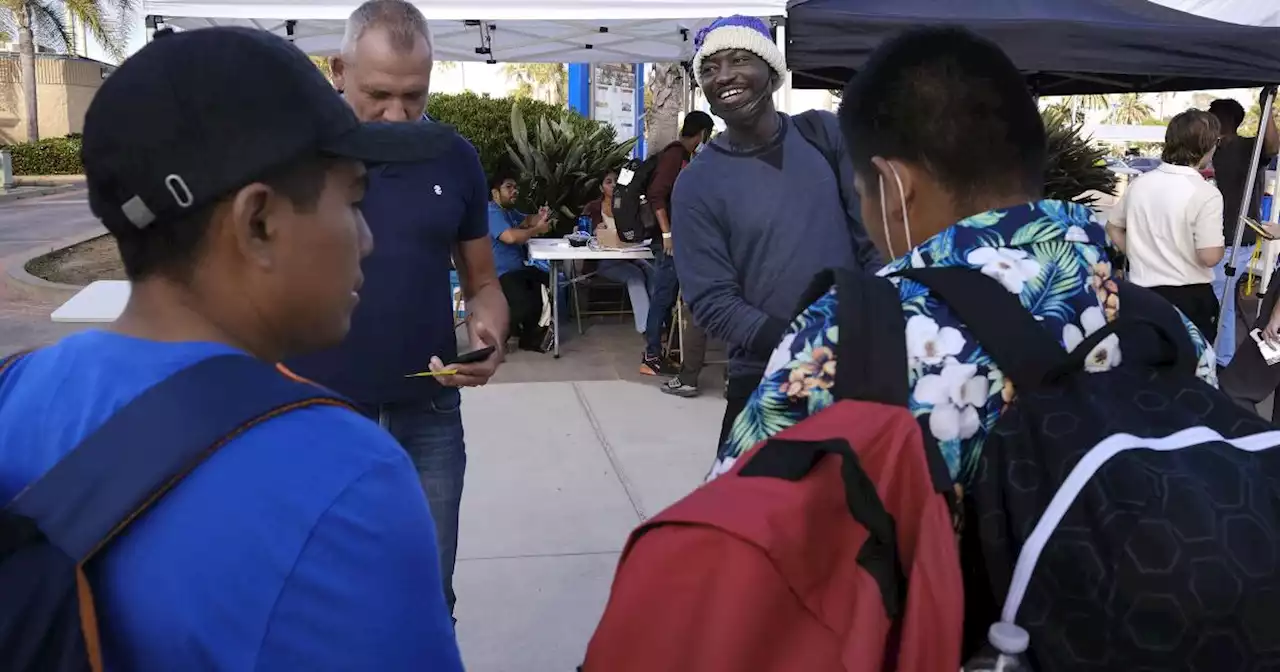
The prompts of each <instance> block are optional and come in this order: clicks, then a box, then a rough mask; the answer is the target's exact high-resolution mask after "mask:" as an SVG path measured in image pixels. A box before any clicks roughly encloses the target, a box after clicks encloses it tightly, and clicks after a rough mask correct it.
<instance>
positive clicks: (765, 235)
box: [671, 113, 881, 378]
mask: <svg viewBox="0 0 1280 672" xmlns="http://www.w3.org/2000/svg"><path fill="white" fill-rule="evenodd" d="M781 116H782V122H783V129H782V132H781V133H780V135H779V137H778V139H777V140H776V141H775V142H774V143H772V144H770V145H769V146H767V147H764V148H762V149H760V150H757V151H753V152H749V153H739V152H735V151H733V150H731V149H729V147H728V146H727V144H725V143H723V141H720V140H719V139H717V141H713V142H712V143H711V145H709V146H708V147H707V148H706V149H705V151H703V152H702V153H700V154H699V155H698V156H697V157H695V158H694V160H693V161H691V162H690V163H689V165H688V167H686V168H685V169H684V171H683V172H682V173H681V174H680V177H679V179H678V180H676V186H675V192H674V193H673V194H672V198H671V229H672V240H673V242H674V243H675V262H676V273H677V274H678V275H679V278H680V287H681V290H682V292H683V295H684V300H685V301H686V302H687V303H688V304H689V307H690V308H691V309H692V310H693V316H694V320H695V321H697V323H698V325H699V326H701V327H702V328H703V329H705V330H706V331H707V332H708V333H709V334H711V335H712V336H713V337H715V338H717V339H720V340H722V341H724V342H725V343H726V344H727V345H728V346H729V375H730V377H733V378H738V377H754V378H759V377H760V375H761V374H762V373H763V372H764V367H765V363H766V362H767V361H768V359H769V355H770V354H771V353H772V352H773V349H774V348H775V347H776V346H777V345H778V342H779V341H780V340H781V338H782V334H783V332H784V331H785V330H786V328H787V326H788V324H789V323H790V322H791V320H792V318H793V317H794V316H795V314H796V312H797V310H798V309H799V308H801V306H798V305H797V303H798V302H799V301H800V299H801V298H802V295H803V293H804V291H805V289H807V288H808V286H809V283H810V281H811V280H812V279H813V276H814V275H815V274H816V273H818V272H819V271H821V270H823V269H826V268H849V269H859V268H865V269H867V270H875V269H878V268H879V267H880V263H881V262H880V255H879V253H878V252H876V250H875V247H874V246H873V245H872V244H871V241H870V240H869V239H868V238H867V234H866V231H865V230H864V229H863V228H862V224H861V223H860V216H861V213H860V212H859V207H860V206H859V203H858V197H857V194H856V192H855V191H854V188H853V165H852V163H851V162H850V160H849V157H848V153H847V150H846V149H845V147H844V143H843V140H841V138H842V135H841V133H840V126H839V122H838V121H837V119H836V117H835V115H833V114H830V113H827V114H825V115H824V118H823V120H824V122H825V123H826V124H827V136H828V137H830V138H833V139H834V140H835V142H836V144H837V145H838V146H837V147H836V148H835V150H836V156H837V157H838V160H839V165H840V172H841V175H840V177H839V179H838V180H837V177H836V176H835V175H833V174H832V171H831V165H830V164H829V163H828V162H827V160H826V158H825V157H824V156H823V154H822V152H820V151H818V149H817V148H815V147H814V146H813V145H811V144H810V143H809V142H808V141H807V140H805V138H804V137H803V136H802V135H801V134H800V132H799V131H798V130H796V127H795V125H794V124H793V123H792V121H791V118H790V117H788V116H786V115H781ZM842 193H843V201H842V200H841V195H842Z"/></svg>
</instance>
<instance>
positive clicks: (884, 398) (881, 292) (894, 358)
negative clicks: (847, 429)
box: [811, 270, 959, 514]
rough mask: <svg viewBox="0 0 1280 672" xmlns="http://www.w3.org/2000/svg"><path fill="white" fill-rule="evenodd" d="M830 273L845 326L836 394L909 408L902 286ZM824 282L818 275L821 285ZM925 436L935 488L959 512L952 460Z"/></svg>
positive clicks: (923, 433)
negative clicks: (949, 469) (948, 463)
mask: <svg viewBox="0 0 1280 672" xmlns="http://www.w3.org/2000/svg"><path fill="white" fill-rule="evenodd" d="M825 273H827V274H829V276H830V277H831V278H832V281H833V282H834V283H835V285H836V297H837V301H836V324H838V325H839V327H840V340H839V341H838V342H837V343H836V353H835V354H836V380H835V385H834V386H833V389H832V394H833V395H834V396H835V398H836V399H856V400H860V401H872V402H876V403H880V404H885V405H889V406H898V407H901V408H906V407H907V401H908V396H909V395H910V393H911V390H910V385H909V383H910V380H909V377H910V371H909V370H908V368H907V367H908V361H907V339H906V326H907V325H906V319H905V316H904V314H903V312H902V297H901V295H900V294H899V292H898V288H897V287H896V286H895V285H894V284H893V283H892V282H891V281H889V280H888V279H887V278H881V277H877V276H875V275H872V274H870V273H859V272H856V271H847V270H835V271H826V272H825ZM820 277H821V276H820ZM818 284H819V283H818V281H817V279H815V281H814V285H815V287H816V286H817V285H818ZM812 289H813V288H811V291H812ZM920 437H921V439H922V441H923V442H924V452H925V458H926V459H927V460H928V462H929V473H930V477H931V478H932V480H933V486H934V490H935V491H936V492H939V493H943V494H944V495H945V496H946V498H947V504H948V506H950V507H951V508H952V512H953V514H954V513H956V512H958V511H959V509H958V502H957V501H956V500H955V492H954V490H953V484H952V482H951V473H950V472H949V471H948V469H947V462H946V460H945V459H944V458H943V457H942V452H941V451H939V450H938V444H937V441H936V440H935V439H934V438H933V434H932V433H931V432H929V431H927V430H926V431H921V433H920Z"/></svg>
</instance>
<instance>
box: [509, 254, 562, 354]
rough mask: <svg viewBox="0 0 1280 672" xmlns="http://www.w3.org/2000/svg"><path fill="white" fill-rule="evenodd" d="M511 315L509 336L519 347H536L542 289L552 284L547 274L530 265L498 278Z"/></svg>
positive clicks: (539, 334) (537, 343)
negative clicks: (513, 338)
mask: <svg viewBox="0 0 1280 672" xmlns="http://www.w3.org/2000/svg"><path fill="white" fill-rule="evenodd" d="M498 284H500V285H502V294H503V296H505V297H507V306H508V310H510V313H511V335H512V336H515V337H517V338H519V339H520V347H522V348H536V347H538V345H539V342H540V341H541V340H542V330H541V329H540V328H539V327H538V319H539V318H541V317H542V288H543V287H544V286H546V287H549V286H550V285H551V276H549V275H547V272H546V271H544V270H542V269H540V268H534V267H532V266H525V267H524V268H521V269H517V270H514V271H507V272H506V273H503V274H502V276H501V277H499V278H498Z"/></svg>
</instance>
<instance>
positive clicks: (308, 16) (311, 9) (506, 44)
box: [143, 0, 786, 63]
mask: <svg viewBox="0 0 1280 672" xmlns="http://www.w3.org/2000/svg"><path fill="white" fill-rule="evenodd" d="M358 4H359V0H274V1H268V2H256V1H254V0H146V1H145V2H144V3H143V8H144V13H145V14H146V15H147V16H148V17H149V18H154V20H155V22H156V23H157V24H158V23H163V24H165V25H171V26H175V27H178V28H183V29H192V28H203V27H208V26H226V25H238V26H249V27H255V28H261V29H264V30H269V31H271V32H273V33H277V34H279V35H282V36H288V37H292V39H293V41H294V43H295V44H296V45H297V46H298V47H299V48H300V49H302V50H303V51H306V52H307V53H310V54H315V55H328V54H333V53H335V52H336V51H337V49H338V47H339V44H340V43H341V41H342V30H343V23H344V22H345V21H346V19H347V17H348V16H349V15H350V14H351V12H352V11H353V10H354V9H355V8H356V6H357V5H358ZM414 4H416V5H417V6H418V8H419V9H421V10H422V13H423V14H424V15H426V17H427V21H428V22H429V23H430V24H431V30H432V34H433V36H434V39H435V45H434V46H435V55H436V59H437V60H442V61H488V62H505V63H666V62H676V61H690V60H692V59H693V38H694V36H695V35H696V34H697V32H698V30H699V29H701V28H702V27H703V26H705V25H706V24H707V23H709V22H710V21H712V20H714V19H715V18H716V17H719V16H727V15H730V14H748V15H752V16H760V17H772V16H782V15H783V14H784V13H785V11H786V1H785V0H630V1H629V2H602V1H601V0H427V1H423V0H419V1H418V2H415V3H414Z"/></svg>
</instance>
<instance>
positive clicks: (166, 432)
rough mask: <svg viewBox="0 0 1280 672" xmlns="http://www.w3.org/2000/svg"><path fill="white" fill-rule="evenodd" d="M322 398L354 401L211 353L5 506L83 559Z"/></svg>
mask: <svg viewBox="0 0 1280 672" xmlns="http://www.w3.org/2000/svg"><path fill="white" fill-rule="evenodd" d="M326 404H327V405H334V406H345V407H348V408H350V407H351V404H349V403H348V402H346V401H345V400H343V399H342V398H340V397H338V396H336V395H334V394H333V393H331V392H328V391H326V390H324V389H322V388H320V387H317V386H315V385H311V384H309V383H306V382H302V381H299V380H295V379H292V378H289V377H286V376H285V375H284V374H282V373H281V372H279V371H278V370H277V369H276V368H275V367H273V366H271V365H269V364H267V363H265V362H262V361H260V360H258V359H255V358H252V357H249V356H246V355H219V356H216V357H210V358H208V359H205V360H202V361H200V362H198V363H196V364H193V365H191V366H189V367H187V368H185V369H183V370H181V371H179V372H177V373H175V374H173V375H172V376H170V377H169V378H167V379H165V380H164V381H161V382H160V383H158V384H156V385H155V386H153V387H151V388H150V389H147V390H146V391H144V392H143V393H142V394H140V395H139V396H138V397H137V398H136V399H134V400H133V401H131V402H130V403H128V404H126V405H125V406H124V407H123V408H121V409H120V410H118V411H117V412H116V413H115V414H114V415H112V416H111V417H110V418H109V419H108V420H107V421H106V422H105V423H103V425H102V426H101V427H99V428H98V429H97V430H96V431H94V432H93V433H92V434H90V435H89V436H88V437H87V438H85V439H84V441H82V442H81V443H80V445H78V446H76V448H75V449H74V450H73V451H71V453H69V454H68V455H67V456H66V457H64V458H62V460H60V461H59V462H58V463H57V464H56V465H54V466H53V468H52V469H50V470H49V472H48V473H46V474H45V475H44V476H42V477H41V478H40V479H39V480H37V481H36V482H35V483H33V484H32V485H30V486H29V487H28V488H27V489H26V490H24V491H22V492H21V493H19V494H18V496H17V497H16V498H15V499H14V500H13V501H12V502H10V503H9V505H8V506H7V507H6V508H7V509H8V510H9V511H11V512H13V513H16V514H18V515H20V516H25V517H27V518H30V519H32V520H34V521H36V523H37V525H38V526H39V528H40V530H41V532H43V533H44V535H45V537H46V538H47V539H48V540H49V542H50V543H51V544H53V545H54V546H56V547H57V548H59V549H61V550H62V551H63V552H64V553H66V554H67V555H68V556H70V557H72V558H75V559H77V560H78V561H80V562H84V561H85V560H88V559H89V558H90V557H92V556H93V554H94V553H95V552H97V551H98V549H100V548H101V547H103V546H104V545H106V543H107V542H109V541H110V540H111V538H112V537H114V536H115V535H116V534H117V533H118V532H119V531H120V530H122V529H124V527H125V526H126V525H128V524H129V523H130V522H131V521H132V520H133V519H134V518H135V517H136V516H138V515H139V514H140V513H142V512H143V511H144V510H145V509H146V508H147V507H148V506H150V505H151V504H152V503H154V502H155V501H156V500H158V499H159V498H160V497H161V496H163V495H164V494H165V493H166V492H167V491H168V490H169V489H170V488H172V487H173V486H174V485H176V484H177V483H178V482H179V481H181V480H182V478H183V477H184V476H186V475H187V474H188V473H190V472H191V470H192V469H194V468H196V467H197V466H199V465H200V463H201V462H203V461H204V460H205V459H206V458H207V457H209V456H210V455H212V454H213V453H214V452H215V451H217V450H218V449H219V448H221V447H222V446H223V445H224V444H225V443H226V442H227V441H229V440H231V439H233V438H235V437H236V436H237V435H239V434H240V433H242V432H244V431H246V430H248V429H250V428H251V427H253V426H255V425H257V424H259V423H261V422H264V421H266V420H269V419H271V418H274V417H276V416H278V415H281V414H283V413H287V412H289V411H292V410H295V409H298V408H303V407H307V406H314V405H326Z"/></svg>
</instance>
